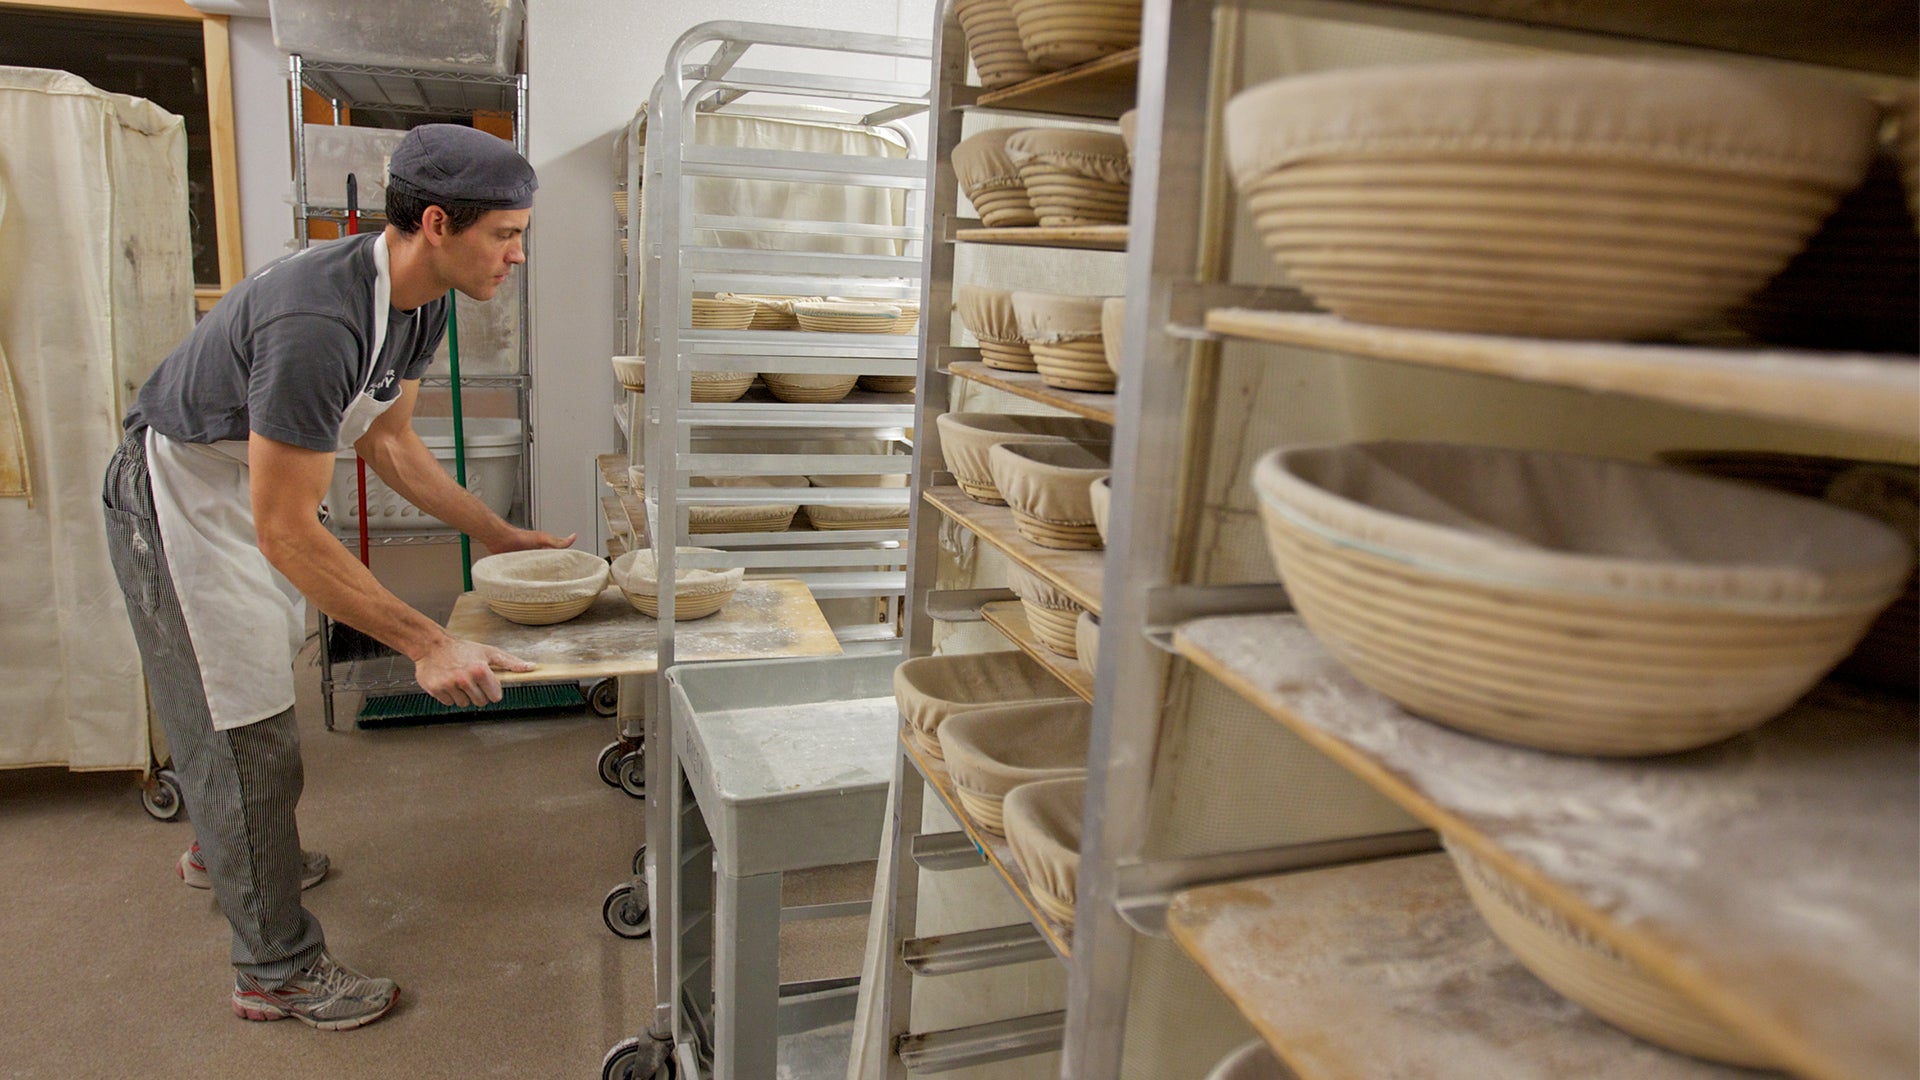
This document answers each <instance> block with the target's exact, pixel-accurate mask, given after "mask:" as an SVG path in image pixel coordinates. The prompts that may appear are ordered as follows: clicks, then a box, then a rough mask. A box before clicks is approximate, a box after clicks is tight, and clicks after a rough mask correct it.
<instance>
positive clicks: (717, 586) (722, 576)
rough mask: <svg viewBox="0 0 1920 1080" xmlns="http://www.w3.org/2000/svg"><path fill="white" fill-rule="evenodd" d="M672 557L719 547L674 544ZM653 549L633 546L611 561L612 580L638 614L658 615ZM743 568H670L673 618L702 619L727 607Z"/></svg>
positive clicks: (707, 552) (715, 550) (712, 551)
mask: <svg viewBox="0 0 1920 1080" xmlns="http://www.w3.org/2000/svg"><path fill="white" fill-rule="evenodd" d="M674 552H675V554H676V556H679V555H691V554H696V553H697V554H703V555H712V554H718V553H719V552H720V549H719V548H704V547H677V548H675V549H674ZM654 568H655V562H654V555H653V549H651V548H637V549H635V550H633V551H629V552H627V553H626V554H624V555H622V556H620V557H619V558H618V559H615V560H614V561H613V580H614V583H615V584H617V585H619V586H620V592H621V593H622V594H623V595H625V596H626V598H627V602H628V603H630V604H632V605H633V606H634V607H635V608H637V609H638V610H639V611H640V613H641V614H643V615H647V616H650V617H652V618H659V617H660V575H659V574H658V573H657V572H656V571H655V569H654ZM746 574H747V572H746V570H745V569H744V568H742V567H738V566H734V567H729V568H727V569H725V570H711V569H707V568H705V567H697V566H680V565H678V564H677V563H676V565H675V566H674V568H673V621H674V622H683V621H686V620H690V619H704V618H706V617H707V616H709V615H712V614H713V613H715V612H717V611H719V610H720V609H721V608H723V607H726V606H727V601H728V600H731V599H732V598H733V594H734V592H735V591H736V590H738V589H739V588H740V583H741V582H742V581H743V580H745V578H746Z"/></svg>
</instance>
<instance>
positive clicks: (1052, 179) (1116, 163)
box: [1006, 128, 1133, 227]
mask: <svg viewBox="0 0 1920 1080" xmlns="http://www.w3.org/2000/svg"><path fill="white" fill-rule="evenodd" d="M1006 154H1007V156H1008V157H1009V158H1010V159H1012V161H1013V163H1014V166H1015V167H1016V168H1017V169H1018V170H1019V172H1020V179H1021V182H1022V184H1024V185H1025V187H1026V192H1027V201H1028V202H1029V204H1030V205H1031V206H1032V207H1033V213H1034V216H1035V217H1036V218H1037V219H1038V220H1039V223H1040V224H1041V225H1042V226H1049V227H1061V226H1071V225H1124V224H1126V222H1127V200H1128V198H1129V191H1130V188H1131V185H1132V182H1133V167H1132V166H1131V165H1130V164H1128V162H1127V145H1126V143H1125V142H1124V141H1123V140H1122V139H1121V138H1120V136H1119V135H1117V134H1114V133H1111V132H1103V131H1076V130H1071V129H1065V128H1029V129H1027V130H1025V131H1022V132H1020V133H1018V134H1016V135H1015V136H1013V137H1012V138H1010V139H1008V140H1007V143H1006Z"/></svg>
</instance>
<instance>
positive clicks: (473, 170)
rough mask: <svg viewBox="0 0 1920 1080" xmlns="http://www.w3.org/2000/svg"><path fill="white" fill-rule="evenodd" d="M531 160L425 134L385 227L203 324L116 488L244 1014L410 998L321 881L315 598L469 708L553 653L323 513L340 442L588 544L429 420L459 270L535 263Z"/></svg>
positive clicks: (134, 595) (113, 513)
mask: <svg viewBox="0 0 1920 1080" xmlns="http://www.w3.org/2000/svg"><path fill="white" fill-rule="evenodd" d="M536 186H537V182H536V180H535V178H534V173H533V167H532V166H530V165H529V164H527V162H526V159H524V158H522V157H521V156H520V155H519V154H518V153H517V152H515V151H514V149H513V147H512V146H511V145H510V144H508V143H506V142H504V141H502V140H500V139H498V138H495V137H494V136H492V135H488V134H486V133H485V132H481V131H476V130H474V129H473V128H469V127H461V126H458V125H452V124H429V125H425V126H422V127H417V128H414V129H413V130H412V131H409V132H408V133H407V135H406V137H405V138H403V139H402V140H401V141H400V145H399V146H398V147H397V148H395V150H394V153H393V158H392V163H391V165H390V175H389V177H388V180H387V204H386V213H387V225H386V227H385V228H384V229H382V230H380V231H379V232H378V233H369V234H366V235H362V236H354V237H348V238H346V239H343V240H337V241H333V242H329V243H322V244H315V245H313V246H311V247H308V248H306V249H305V250H302V251H298V252H295V253H294V254H292V255H288V256H286V257H285V258H282V259H277V260H275V261H274V262H271V263H268V264H267V265H266V266H264V267H262V268H261V269H260V270H259V271H258V272H256V273H254V274H253V275H251V276H249V277H248V278H247V279H246V280H244V281H242V282H241V283H240V284H238V285H236V286H235V287H234V288H233V289H232V291H230V292H229V293H228V294H227V295H226V297H225V298H223V299H222V300H221V301H220V303H219V304H217V305H215V307H214V309H213V310H212V311H210V312H208V313H207V315H206V316H205V317H204V318H203V319H201V320H200V322H199V324H198V325H197V326H196V327H195V328H194V330H193V333H192V334H190V335H189V336H188V337H187V339H186V340H185V341H184V342H182V343H181V344H180V346H179V347H178V348H176V349H175V350H174V351H173V353H172V354H171V355H169V356H168V357H167V358H166V360H165V361H164V362H163V363H161V365H160V366H159V368H158V369H156V370H155V371H154V373H153V376H152V377H151V378H149V379H148V380H147V382H146V385H144V386H142V387H141V389H140V393H139V397H138V399H137V400H136V402H135V404H134V406H133V408H132V409H131V410H130V411H129V412H128V413H127V416H126V421H125V426H126V433H127V434H126V438H125V440H124V441H122V443H121V444H120V448H119V449H118V450H117V451H116V452H115V453H114V456H113V460H112V462H111V463H110V464H109V465H108V467H107V473H106V480H105V484H104V490H103V492H102V498H103V499H104V500H105V503H106V517H107V537H108V544H109V547H110V549H111V552H112V556H113V565H114V573H115V574H116V576H117V577H118V578H119V582H120V588H121V590H122V591H123V592H124V593H125V594H126V602H127V613H128V615H129V616H130V617H131V618H132V621H133V629H134V636H135V638H136V640H137V641H138V643H139V647H140V656H141V661H142V663H143V665H144V667H145V671H146V678H147V686H148V692H149V696H150V699H151V701H152V707H153V710H154V712H155V713H156V714H158V716H159V717H160V721H161V724H162V726H163V727H164V729H165V731H166V735H167V745H168V748H169V750H170V752H171V755H172V757H173V765H174V770H175V771H176V772H177V773H178V774H179V776H180V780H181V785H182V792H183V795H184V797H185V802H186V806H187V810H188V812H189V813H190V814H191V815H192V820H193V827H194V834H195V843H194V845H193V848H192V849H190V850H189V851H187V852H186V854H184V855H182V856H181V857H180V861H179V873H180V876H181V877H183V878H184V879H186V881H187V883H188V884H192V885H199V886H201V887H210V888H212V890H213V894H214V897H215V898H216V900H217V901H218V902H219V905H220V910H221V911H222V912H223V913H224V914H225V915H226V917H227V921H228V922H229V923H231V924H232V927H233V966H234V971H235V979H234V990H233V997H232V1006H233V1011H234V1012H235V1013H237V1014H238V1015H240V1016H242V1017H244V1018H246V1019H249V1020H280V1019H285V1018H287V1017H293V1018H296V1019H299V1020H302V1021H304V1022H306V1023H308V1024H310V1025H312V1026H314V1027H316V1028H323V1029H328V1030H340V1029H345V1028H355V1027H359V1026H361V1025H363V1024H367V1023H370V1022H372V1021H374V1020H377V1019H379V1018H380V1017H381V1016H383V1015H385V1014H386V1012H387V1011H388V1010H390V1009H391V1008H392V1007H393V1005H394V1003H395V1002H396V1001H397V1000H398V999H399V988H398V987H397V986H396V985H395V984H394V982H393V980H391V979H380V978H372V977H370V976H367V975H363V974H361V973H359V972H357V971H354V970H353V969H351V968H349V967H347V966H346V965H344V964H341V963H339V962H338V961H336V960H335V959H334V958H333V956H332V954H331V953H330V952H329V951H328V949H327V945H326V939H325V937H324V935H323V934H322V932H321V929H320V923H319V922H318V921H317V920H316V919H315V918H314V917H313V915H312V914H311V913H310V912H308V911H307V910H306V909H305V908H304V907H303V906H302V905H301V902H300V890H301V889H302V888H304V887H307V886H310V885H312V884H314V883H316V882H318V881H319V880H320V879H321V878H322V877H324V876H325V874H326V872H327V859H326V857H325V856H324V855H318V854H314V853H305V852H303V851H302V850H301V847H300V833H299V829H298V827H297V826H296V824H295V821H294V807H295V806H296V804H298V802H299V801H300V791H301V786H302V783H303V774H302V769H301V762H300V740H299V734H298V731H297V729H296V727H295V724H294V713H293V704H294V686H293V658H294V656H295V655H296V654H297V653H298V652H299V651H300V648H301V646H302V644H303V643H304V641H305V633H306V602H307V601H309V600H310V601H312V602H313V603H314V604H315V605H316V606H318V607H319V608H320V610H321V611H324V612H326V613H327V615H328V616H330V617H332V618H334V619H337V620H339V621H340V622H343V623H346V624H347V625H349V626H352V627H355V628H357V629H359V630H361V631H363V632H365V633H366V634H368V635H370V636H371V637H373V638H375V639H377V640H379V641H381V642H383V643H385V644H387V645H389V646H391V647H392V648H394V649H396V650H398V651H399V652H400V653H402V654H403V655H405V656H406V657H408V658H409V659H411V660H412V661H413V665H414V675H415V678H416V679H417V680H418V681H419V683H420V686H421V688H422V689H423V690H425V691H426V692H427V693H428V694H431V695H432V696H433V697H434V699H435V700H437V701H439V702H441V703H442V704H445V705H485V704H488V703H490V702H495V701H499V700H500V696H501V692H500V681H499V678H498V677H497V676H496V675H495V671H526V670H530V669H531V667H532V665H530V664H527V663H525V662H524V661H521V660H519V659H517V658H515V657H513V656H510V655H508V654H506V653H504V652H502V651H500V650H498V649H495V648H492V647H491V646H487V645H481V644H478V643H475V642H472V641H466V640H463V639H460V638H457V637H454V636H453V635H451V634H449V633H448V632H447V631H446V629H445V628H443V627H442V626H440V625H439V624H438V623H436V622H434V621H433V620H432V619H429V618H427V617H426V616H425V615H423V614H421V613H420V612H418V611H416V610H414V609H413V608H411V607H409V606H407V605H406V604H405V603H402V602H401V601H400V599H399V598H398V597H396V596H394V595H393V593H391V592H389V591H388V590H387V589H386V588H384V587H383V586H382V585H381V584H380V583H379V581H377V580H375V579H374V576H373V575H372V574H371V573H370V572H368V570H367V569H366V568H365V567H364V566H362V565H361V564H360V563H359V562H358V561H357V560H355V559H354V558H353V556H352V555H350V554H348V552H347V549H346V547H345V546H344V545H342V544H341V543H340V541H339V540H338V539H336V538H335V537H334V536H333V534H332V533H331V532H329V531H328V530H327V528H326V527H325V525H323V524H322V522H321V501H322V499H324V498H325V496H326V494H327V488H328V485H329V483H330V482H331V480H332V478H333V470H334V453H335V451H336V450H343V449H347V448H352V449H354V450H356V451H358V452H359V454H360V456H361V457H363V458H365V459H366V461H367V464H368V465H369V466H370V467H371V468H372V469H373V471H374V472H375V473H376V474H377V475H378V476H379V477H380V478H381V479H382V480H384V481H386V482H387V484H388V485H389V486H390V487H392V488H393V490H394V491H396V492H398V493H399V494H400V495H402V496H403V497H405V498H406V499H407V500H408V501H409V502H411V503H413V504H414V505H415V506H417V507H419V508H420V509H421V510H423V511H425V512H427V513H429V514H431V515H433V516H434V517H437V518H439V519H440V520H442V521H445V522H447V523H449V524H451V525H453V526H455V527H457V528H459V529H460V530H461V531H463V532H465V533H468V534H469V535H471V536H473V537H474V539H476V540H478V541H479V542H480V543H482V544H484V545H486V547H487V548H488V549H489V550H491V551H496V552H499V551H518V550H524V549H529V548H560V547H567V546H569V545H570V544H572V543H573V537H571V536H569V537H567V538H565V539H562V538H559V537H555V536H552V535H549V534H547V533H544V532H538V531H534V530H530V529H519V528H515V527H514V526H512V525H510V524H508V523H507V522H506V521H504V520H502V519H501V518H500V517H499V515H497V514H495V513H493V511H491V510H489V509H488V508H487V507H486V505H485V504H483V503H482V502H481V501H480V500H479V499H478V498H475V497H474V496H473V495H472V494H470V493H468V492H467V491H465V490H463V489H462V488H461V487H460V486H459V485H458V484H456V483H454V482H453V480H452V479H451V478H450V477H448V476H447V474H446V471H445V470H444V469H442V468H441V466H440V463H439V462H438V461H436V460H435V459H434V456H433V453H432V451H430V450H428V449H427V447H426V445H425V444H424V443H422V442H421V441H420V438H419V436H418V435H416V434H415V433H414V430H413V425H412V423H411V421H412V418H413V409H414V402H415V399H416V397H417V396H418V394H419V388H420V376H421V374H422V373H423V372H424V371H425V370H426V368H427V365H428V364H429V363H431V362H432V359H433V354H434V350H435V348H436V347H437V346H438V345H439V343H440V339H441V336H442V335H443V334H444V333H445V331H446V323H447V312H448V308H449V306H450V305H451V300H450V299H449V297H448V295H447V294H448V290H450V289H457V290H459V291H460V292H461V293H462V294H464V295H466V296H468V297H470V298H472V299H474V300H487V299H490V298H491V297H492V296H493V295H494V293H495V292H496V291H497V290H498V289H499V288H500V286H501V284H502V283H503V282H505V281H506V279H507V275H508V274H510V273H512V272H513V268H514V267H515V266H516V265H518V264H520V263H524V262H525V261H526V254H525V252H524V250H523V247H522V244H523V239H524V236H525V234H526V230H527V220H528V217H529V214H530V208H531V206H532V205H533V192H534V188H535V187H536Z"/></svg>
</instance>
